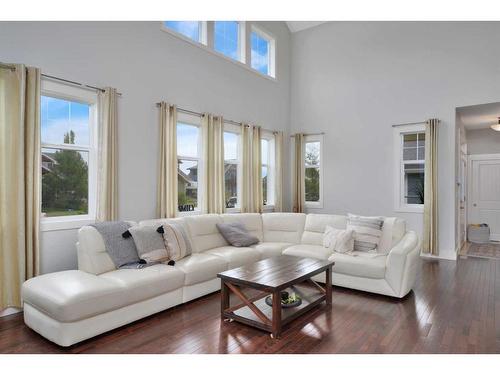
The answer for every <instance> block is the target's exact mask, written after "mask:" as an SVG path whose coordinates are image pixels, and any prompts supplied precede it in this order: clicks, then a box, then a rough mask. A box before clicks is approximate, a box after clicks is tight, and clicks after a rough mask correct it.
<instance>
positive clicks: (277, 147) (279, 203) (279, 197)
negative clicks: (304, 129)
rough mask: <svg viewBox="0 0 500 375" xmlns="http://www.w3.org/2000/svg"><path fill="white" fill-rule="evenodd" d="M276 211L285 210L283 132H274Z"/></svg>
mask: <svg viewBox="0 0 500 375" xmlns="http://www.w3.org/2000/svg"><path fill="white" fill-rule="evenodd" d="M274 168H275V172H274V173H275V176H276V177H275V183H274V188H275V191H274V211H276V212H281V211H283V132H282V131H276V132H274Z"/></svg>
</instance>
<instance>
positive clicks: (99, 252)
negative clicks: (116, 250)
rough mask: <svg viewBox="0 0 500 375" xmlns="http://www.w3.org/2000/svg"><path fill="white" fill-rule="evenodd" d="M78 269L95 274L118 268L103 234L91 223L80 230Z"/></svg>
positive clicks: (77, 246) (77, 245)
mask: <svg viewBox="0 0 500 375" xmlns="http://www.w3.org/2000/svg"><path fill="white" fill-rule="evenodd" d="M76 248H77V253H78V269H79V270H81V271H85V272H88V273H91V274H94V275H100V274H101V273H104V272H109V271H113V270H114V269H116V267H115V264H114V263H113V261H112V260H111V257H110V256H109V254H108V252H107V251H106V245H105V244H104V240H103V238H102V236H101V234H100V233H99V232H98V231H97V229H95V228H94V227H91V226H89V225H86V226H84V227H81V228H80V229H79V230H78V243H77V244H76Z"/></svg>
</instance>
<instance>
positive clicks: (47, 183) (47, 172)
mask: <svg viewBox="0 0 500 375" xmlns="http://www.w3.org/2000/svg"><path fill="white" fill-rule="evenodd" d="M88 161H89V153H88V152H83V151H72V150H61V149H48V148H42V163H41V164H42V165H41V167H42V216H45V217H49V216H67V215H85V214H87V213H88V187H89V186H88V169H89V167H88Z"/></svg>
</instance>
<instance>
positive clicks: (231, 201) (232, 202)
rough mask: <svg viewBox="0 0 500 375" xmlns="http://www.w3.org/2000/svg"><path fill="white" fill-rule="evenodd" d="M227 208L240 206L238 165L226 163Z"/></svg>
mask: <svg viewBox="0 0 500 375" xmlns="http://www.w3.org/2000/svg"><path fill="white" fill-rule="evenodd" d="M224 184H225V198H226V208H234V207H237V206H238V164H231V163H224Z"/></svg>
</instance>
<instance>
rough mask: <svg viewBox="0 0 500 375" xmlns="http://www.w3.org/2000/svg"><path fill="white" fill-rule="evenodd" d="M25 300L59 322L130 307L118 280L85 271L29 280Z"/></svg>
mask: <svg viewBox="0 0 500 375" xmlns="http://www.w3.org/2000/svg"><path fill="white" fill-rule="evenodd" d="M22 296H23V301H24V302H26V303H28V304H30V305H31V306H33V307H35V308H36V309H38V310H40V311H42V312H43V313H45V314H46V315H48V316H50V317H51V318H53V319H55V320H57V321H59V322H75V321H78V320H81V319H85V318H90V317H92V316H95V315H98V314H101V313H105V312H107V311H111V310H114V309H117V308H120V307H122V306H124V305H125V304H127V302H128V301H127V300H126V298H127V293H126V289H125V288H124V286H123V285H121V284H120V283H118V282H117V281H116V280H112V279H107V278H103V277H101V276H96V275H92V274H90V273H87V272H83V271H76V270H71V271H61V272H55V273H48V274H45V275H41V276H37V277H34V278H32V279H29V280H27V281H26V282H25V283H24V284H23V287H22Z"/></svg>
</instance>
